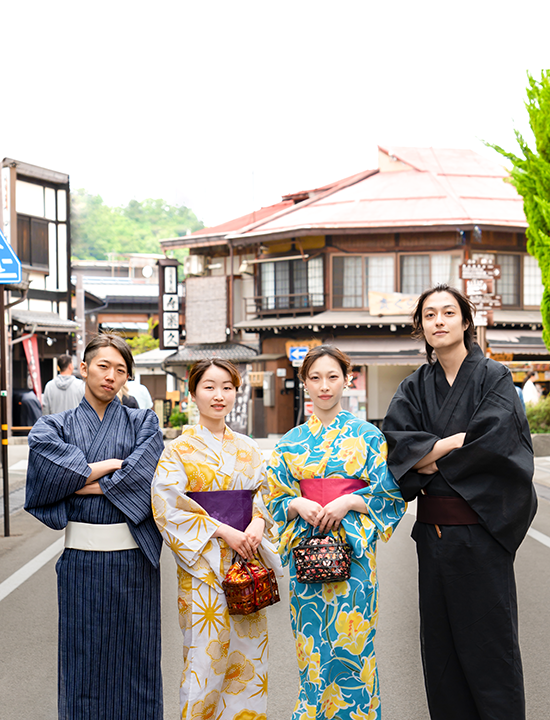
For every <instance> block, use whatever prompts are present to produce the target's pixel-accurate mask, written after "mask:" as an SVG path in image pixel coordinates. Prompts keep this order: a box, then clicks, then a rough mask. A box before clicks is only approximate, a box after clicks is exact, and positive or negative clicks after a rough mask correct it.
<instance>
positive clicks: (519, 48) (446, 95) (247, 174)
mask: <svg viewBox="0 0 550 720" xmlns="http://www.w3.org/2000/svg"><path fill="white" fill-rule="evenodd" d="M8 5H9V6H10V7H7V6H8ZM2 6H3V9H1V10H0V97H1V98H2V105H1V107H0V154H1V156H2V157H13V158H16V159H18V160H22V161H25V162H29V163H33V164H35V165H41V166H44V167H47V168H50V169H53V170H59V171H62V172H67V173H69V175H70V177H71V187H72V189H73V191H74V190H76V189H78V188H81V187H82V188H85V189H86V190H88V191H89V192H91V193H93V194H99V195H101V196H102V198H103V199H104V201H105V202H106V203H107V204H110V205H119V204H126V203H127V202H128V201H129V200H131V199H132V198H136V199H138V200H143V199H145V198H147V197H152V198H160V197H161V198H164V199H165V200H166V201H168V202H170V203H173V204H175V203H178V204H185V205H187V206H188V207H190V208H192V209H193V210H194V211H195V213H196V214H197V216H198V217H199V219H201V220H202V221H203V222H204V223H205V224H206V225H214V224H217V223H220V222H224V221H225V220H229V219H232V218H234V217H237V216H239V215H242V214H244V213H246V212H249V211H251V210H252V209H254V208H255V207H260V206H264V205H270V204H272V203H274V202H277V201H278V200H279V199H280V197H281V195H282V194H285V193H287V192H291V191H296V190H301V189H305V188H311V187H317V186H320V185H323V184H326V183H328V182H331V181H333V180H336V179H339V178H343V177H346V176H348V175H351V174H353V173H356V172H360V171H362V170H365V169H367V168H372V167H376V148H377V145H382V146H390V147H391V146H400V145H405V146H418V147H421V146H422V147H425V146H434V147H467V148H471V149H473V150H476V151H478V152H482V153H490V154H491V155H493V156H495V159H498V156H496V155H495V154H494V153H493V152H492V151H489V150H487V149H485V148H484V146H483V144H482V142H481V141H482V140H488V141H492V142H495V143H498V144H501V145H504V146H506V147H507V148H511V149H515V147H516V146H515V140H514V133H513V129H514V128H517V129H519V130H520V131H521V132H523V133H525V134H526V135H528V122H527V114H526V111H525V108H524V104H523V103H524V101H525V86H526V71H527V70H529V71H530V72H531V73H532V74H533V75H535V77H540V69H541V68H542V67H549V66H550V64H549V52H548V41H547V39H548V26H549V21H550V3H549V2H544V0H523V2H522V3H518V2H511V1H510V0H499V1H493V0H475V1H472V0H462V1H461V2H443V0H416V2H410V0H407V1H406V2H405V1H402V0H396V1H392V0H377V1H376V2H372V1H370V0H363V1H357V0H350V1H349V2H346V0H332V1H331V2H326V1H325V0H317V1H316V2H310V1H309V0H293V1H291V2H288V1H287V0H278V1H277V2H274V1H272V0H255V1H254V2H248V1H244V0H243V1H239V0H233V2H228V1H227V0H214V1H212V2H209V1H208V0H179V1H176V0H156V1H155V2H151V1H149V2H147V3H145V2H141V1H140V0H134V1H133V2H126V1H124V2H122V1H120V0H110V1H109V2H105V1H104V0H96V1H94V2H80V1H79V0H70V2H66V1H64V0H62V1H58V0H50V2H44V0H34V1H33V2H27V1H26V0H16V1H15V0H14V1H12V2H10V3H8V2H4V3H2Z"/></svg>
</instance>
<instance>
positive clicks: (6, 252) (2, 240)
mask: <svg viewBox="0 0 550 720" xmlns="http://www.w3.org/2000/svg"><path fill="white" fill-rule="evenodd" d="M21 278H22V274H21V260H19V258H18V257H17V255H16V254H15V253H14V252H13V250H12V248H11V245H10V244H9V242H8V241H7V240H6V237H5V235H4V233H3V232H2V231H1V230H0V283H1V284H4V285H17V284H18V283H20V282H21Z"/></svg>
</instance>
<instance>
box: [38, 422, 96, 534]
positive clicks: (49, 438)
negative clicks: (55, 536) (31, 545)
mask: <svg viewBox="0 0 550 720" xmlns="http://www.w3.org/2000/svg"><path fill="white" fill-rule="evenodd" d="M68 415H69V413H62V414H56V415H47V416H45V417H41V418H40V419H39V420H38V421H37V422H36V424H35V426H34V427H33V429H32V430H31V433H30V435H29V462H28V470H27V485H26V495H25V510H27V512H29V513H31V515H34V516H35V517H36V518H38V519H39V520H40V521H42V522H43V523H45V524H46V525H48V526H49V527H51V528H54V529H56V530H61V529H62V528H64V527H65V526H66V525H67V510H66V506H65V499H66V498H68V497H69V496H70V495H72V494H73V493H75V492H76V491H77V490H80V488H82V487H84V485H85V484H86V480H87V479H88V477H89V475H90V473H91V469H90V466H89V465H88V461H87V460H86V457H85V455H84V453H83V452H82V450H80V449H79V448H77V447H76V446H75V445H71V444H70V443H68V442H66V441H65V439H64V434H63V423H64V422H66V421H67V420H68Z"/></svg>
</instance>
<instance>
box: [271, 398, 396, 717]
mask: <svg viewBox="0 0 550 720" xmlns="http://www.w3.org/2000/svg"><path fill="white" fill-rule="evenodd" d="M386 458H387V446H386V441H385V439H384V436H383V435H382V433H381V432H380V430H378V428H376V427H374V425H371V424H370V423H367V422H365V421H363V420H359V419H358V418H356V417H355V416H354V415H352V414H351V413H349V412H346V411H341V412H340V413H338V415H337V416H336V418H335V419H334V421H333V422H332V423H331V424H330V425H329V426H328V427H325V426H324V425H323V424H322V422H321V421H320V420H319V419H318V418H317V417H316V416H315V415H313V416H312V417H311V418H310V419H309V420H308V422H307V423H305V424H304V425H300V426H299V427H296V428H294V429H293V430H290V432H288V433H287V434H286V435H284V437H283V438H282V439H281V440H280V441H279V443H278V444H277V446H276V448H275V450H274V452H273V455H272V457H271V461H270V464H269V467H268V480H269V490H270V494H269V500H268V507H269V510H270V512H271V513H272V515H273V518H274V520H275V522H276V523H277V525H278V533H279V553H280V555H281V559H282V561H283V565H289V569H290V621H291V625H292V631H293V633H294V637H295V640H296V652H297V658H298V666H299V669H300V694H299V697H298V701H297V703H296V706H295V708H294V713H293V715H292V720H379V718H380V717H381V714H380V693H379V684H378V672H377V668H376V657H375V653H374V644H373V643H374V636H375V633H376V623H377V618H378V581H377V577H376V540H377V539H378V538H379V537H380V538H381V539H382V540H384V541H385V542H387V541H388V540H389V538H390V537H391V535H392V532H393V530H394V528H395V527H396V525H397V524H398V523H399V521H400V519H401V518H402V516H403V514H404V512H405V508H406V505H405V502H404V501H403V498H402V497H401V493H400V491H399V487H398V485H397V483H396V481H395V479H394V477H393V475H392V474H391V473H390V471H389V470H388V467H387V464H386ZM319 477H325V478H331V477H333V478H360V479H361V480H364V481H365V487H364V488H361V489H360V490H357V491H356V493H355V494H358V495H361V497H362V498H363V500H364V501H365V505H366V508H367V512H366V513H359V512H356V511H354V510H351V511H350V512H348V513H347V515H346V516H345V517H344V518H343V520H342V521H341V523H340V528H339V530H337V531H335V532H333V534H334V535H336V536H339V537H340V538H342V539H345V540H347V542H348V543H349V544H350V545H351V547H352V550H353V557H352V564H351V577H350V579H349V580H346V581H344V582H335V583H334V582H333V583H315V584H303V583H300V582H298V581H297V580H296V570H295V566H294V559H293V556H292V549H293V548H294V547H295V546H296V545H297V544H298V543H299V542H300V540H302V539H303V538H304V537H306V536H307V535H309V534H310V533H311V525H309V524H308V523H307V522H306V521H305V520H303V519H302V518H301V517H300V516H299V515H298V516H297V517H296V518H294V519H293V520H290V521H289V520H288V519H287V514H288V506H289V503H290V502H291V501H292V500H293V499H294V498H296V497H300V496H301V493H300V480H302V479H305V478H319Z"/></svg>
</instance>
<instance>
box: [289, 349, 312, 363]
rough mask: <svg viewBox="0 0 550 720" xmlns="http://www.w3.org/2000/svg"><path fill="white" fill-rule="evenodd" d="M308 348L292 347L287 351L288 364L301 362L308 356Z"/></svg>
mask: <svg viewBox="0 0 550 720" xmlns="http://www.w3.org/2000/svg"><path fill="white" fill-rule="evenodd" d="M308 351H309V348H308V347H304V346H302V345H294V346H292V347H291V348H290V349H289V351H288V359H289V360H290V362H300V363H301V362H302V360H303V359H304V358H305V356H306V355H307V354H308Z"/></svg>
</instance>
